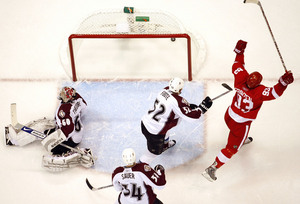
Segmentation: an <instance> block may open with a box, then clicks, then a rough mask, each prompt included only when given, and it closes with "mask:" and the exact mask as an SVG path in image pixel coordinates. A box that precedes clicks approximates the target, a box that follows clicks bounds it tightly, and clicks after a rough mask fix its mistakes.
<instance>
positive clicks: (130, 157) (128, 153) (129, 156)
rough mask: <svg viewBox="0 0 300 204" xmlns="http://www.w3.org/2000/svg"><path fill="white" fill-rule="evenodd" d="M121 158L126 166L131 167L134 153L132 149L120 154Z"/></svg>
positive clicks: (133, 161)
mask: <svg viewBox="0 0 300 204" xmlns="http://www.w3.org/2000/svg"><path fill="white" fill-rule="evenodd" d="M122 158H123V161H124V162H125V164H126V165H128V166H131V165H133V164H134V163H135V152H134V150H133V149H132V148H126V149H124V150H123V152H122Z"/></svg>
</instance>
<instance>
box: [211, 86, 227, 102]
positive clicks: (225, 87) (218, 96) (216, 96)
mask: <svg viewBox="0 0 300 204" xmlns="http://www.w3.org/2000/svg"><path fill="white" fill-rule="evenodd" d="M222 86H223V87H224V88H226V89H227V91H226V92H224V93H222V94H220V95H218V96H216V97H214V98H213V99H211V100H212V101H214V100H216V99H218V98H220V97H221V96H224V95H225V94H228V93H229V92H230V91H232V88H231V87H230V86H229V85H228V84H226V83H222Z"/></svg>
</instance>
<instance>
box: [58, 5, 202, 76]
mask: <svg viewBox="0 0 300 204" xmlns="http://www.w3.org/2000/svg"><path fill="white" fill-rule="evenodd" d="M60 57H61V62H62V64H63V66H64V69H65V71H66V73H67V74H68V75H69V77H71V78H72V80H73V81H77V80H101V79H145V78H146V79H157V78H158V79H169V78H170V77H174V76H177V77H182V78H185V79H188V80H190V81H191V80H192V77H193V75H195V74H197V72H198V71H199V69H200V68H201V66H202V63H203V61H204V59H205V43H204V40H203V39H202V38H201V36H199V35H195V33H192V32H190V31H188V30H187V29H186V28H185V27H184V26H183V24H182V23H181V22H180V21H179V20H178V19H177V18H176V17H174V16H172V15H171V14H169V13H166V12H163V11H159V10H146V9H144V10H143V9H140V10H138V9H135V8H133V7H124V8H123V9H114V10H113V9H110V10H105V11H98V12H96V13H94V14H92V15H90V16H88V17H87V18H85V19H84V20H83V21H82V22H81V23H80V24H79V26H78V28H77V29H76V31H75V32H74V34H71V35H70V36H69V38H68V43H66V45H65V46H64V47H63V48H62V50H61V54H60Z"/></svg>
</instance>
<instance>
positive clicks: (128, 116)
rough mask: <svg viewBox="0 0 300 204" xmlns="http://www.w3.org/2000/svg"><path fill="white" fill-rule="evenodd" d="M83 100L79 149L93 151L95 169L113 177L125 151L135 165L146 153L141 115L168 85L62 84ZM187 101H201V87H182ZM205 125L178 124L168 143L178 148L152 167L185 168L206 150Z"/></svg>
mask: <svg viewBox="0 0 300 204" xmlns="http://www.w3.org/2000/svg"><path fill="white" fill-rule="evenodd" d="M66 85H67V86H72V87H74V88H75V89H76V90H77V92H78V93H79V94H80V95H81V96H82V97H83V98H84V99H85V100H86V102H87V104H88V106H87V109H86V111H85V113H84V115H83V117H82V123H83V126H84V130H83V131H84V138H83V140H82V143H81V144H80V146H82V147H88V148H91V149H92V151H93V153H94V155H95V156H96V157H98V159H97V161H96V163H95V166H94V167H93V168H94V169H96V170H98V171H101V172H108V173H111V172H112V171H113V170H114V169H115V168H116V167H118V166H122V165H124V164H123V161H122V158H121V154H122V151H123V149H125V148H128V147H131V148H133V149H134V150H135V152H136V155H137V160H138V159H139V157H140V156H141V155H142V154H143V153H144V151H146V148H147V145H146V139H145V137H144V135H143V134H142V133H141V130H140V124H141V118H142V116H143V115H144V114H145V113H146V112H147V111H148V110H149V109H150V108H152V106H153V102H154V100H155V97H156V95H157V93H158V92H159V91H160V90H161V89H162V88H164V87H166V86H168V82H166V81H164V82H160V81H153V82H151V81H123V82H121V81H119V82H118V81H114V82H81V83H73V82H64V83H63V86H66ZM181 95H182V96H183V97H184V98H185V99H186V100H187V101H188V102H190V103H194V104H199V103H200V102H201V101H202V100H203V98H204V85H203V84H202V83H201V82H186V83H185V86H184V89H183V92H182V94H181ZM203 122H204V120H203V119H202V120H201V123H200V124H199V121H197V122H192V123H189V122H187V121H184V120H182V121H181V123H180V124H179V125H178V126H177V127H175V128H173V129H171V130H170V133H171V135H172V134H174V136H171V138H170V139H175V140H176V142H177V144H176V145H175V146H174V147H173V148H171V149H169V150H167V151H166V152H164V153H163V154H161V155H160V156H158V157H157V158H156V159H155V160H154V161H153V163H151V166H155V165H156V164H162V165H163V166H164V167H165V168H166V169H170V168H174V167H176V166H179V165H182V164H184V163H187V162H189V161H191V160H193V159H195V158H196V157H198V156H200V155H201V154H202V153H203V151H204V149H203V148H200V147H201V145H199V144H203V143H204V125H203Z"/></svg>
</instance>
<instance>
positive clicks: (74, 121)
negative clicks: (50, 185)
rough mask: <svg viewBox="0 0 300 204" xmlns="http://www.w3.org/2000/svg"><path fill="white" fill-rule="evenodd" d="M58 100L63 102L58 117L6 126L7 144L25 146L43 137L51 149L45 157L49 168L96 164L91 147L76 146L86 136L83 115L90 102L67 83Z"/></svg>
mask: <svg viewBox="0 0 300 204" xmlns="http://www.w3.org/2000/svg"><path fill="white" fill-rule="evenodd" d="M58 99H59V100H61V103H60V105H59V107H58V108H57V110H56V114H55V120H49V119H46V118H44V119H40V120H37V121H33V122H30V123H29V124H27V125H26V126H22V125H21V124H19V123H17V122H15V123H17V124H16V125H14V126H12V125H9V126H8V127H5V138H6V145H15V146H24V145H27V144H29V143H32V142H34V141H36V140H39V138H42V141H41V143H42V144H43V146H44V147H45V148H46V150H47V151H49V152H51V154H49V155H44V156H43V166H44V167H45V168H47V169H48V170H50V171H62V170H65V169H68V168H71V167H74V166H77V165H82V166H84V167H86V168H90V167H92V166H93V165H94V157H93V155H92V152H91V150H90V149H88V148H76V149H75V147H76V146H78V144H79V143H80V142H81V140H82V138H83V125H82V123H81V116H82V113H83V112H84V109H85V108H86V106H87V103H86V102H85V100H84V99H83V98H82V97H81V96H80V94H79V93H77V92H76V90H75V89H74V88H72V87H67V86H66V87H63V88H62V89H61V91H60V93H59V96H58ZM12 115H13V113H12ZM12 117H13V116H12ZM15 120H16V119H15ZM13 124H14V122H13ZM39 131H40V132H39ZM42 132H43V133H42Z"/></svg>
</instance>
